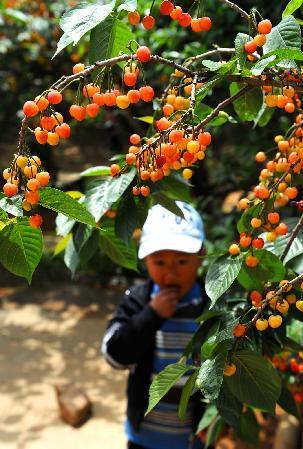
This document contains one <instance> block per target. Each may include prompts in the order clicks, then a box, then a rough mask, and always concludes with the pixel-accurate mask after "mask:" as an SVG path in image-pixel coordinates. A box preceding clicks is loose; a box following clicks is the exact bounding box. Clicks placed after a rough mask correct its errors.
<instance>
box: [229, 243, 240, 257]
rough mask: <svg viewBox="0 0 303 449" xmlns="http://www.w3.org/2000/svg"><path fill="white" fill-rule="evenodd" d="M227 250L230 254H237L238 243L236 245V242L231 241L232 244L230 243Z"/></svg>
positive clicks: (238, 251)
mask: <svg viewBox="0 0 303 449" xmlns="http://www.w3.org/2000/svg"><path fill="white" fill-rule="evenodd" d="M228 252H229V254H231V255H232V256H237V255H238V254H240V248H239V245H237V244H236V243H233V244H232V245H230V247H229V249H228Z"/></svg>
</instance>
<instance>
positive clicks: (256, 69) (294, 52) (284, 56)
mask: <svg viewBox="0 0 303 449" xmlns="http://www.w3.org/2000/svg"><path fill="white" fill-rule="evenodd" d="M289 59H293V60H297V61H302V60H303V53H302V51H301V50H299V49H298V48H280V49H277V50H273V51H271V52H269V53H267V54H265V55H264V56H262V58H260V59H259V61H258V62H256V64H255V65H254V66H253V68H252V69H251V73H252V74H253V75H257V76H258V75H261V73H262V72H263V70H264V69H265V68H266V67H268V66H270V67H274V66H276V65H279V66H282V65H283V64H282V62H281V61H284V60H286V67H287V66H288V61H287V60H289ZM273 61H274V63H273Z"/></svg>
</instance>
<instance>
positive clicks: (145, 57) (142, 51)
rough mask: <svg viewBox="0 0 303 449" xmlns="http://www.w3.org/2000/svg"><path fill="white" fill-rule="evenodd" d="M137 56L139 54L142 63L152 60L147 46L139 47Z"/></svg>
mask: <svg viewBox="0 0 303 449" xmlns="http://www.w3.org/2000/svg"><path fill="white" fill-rule="evenodd" d="M169 3H170V2H169ZM136 54H137V58H138V60H139V61H141V62H147V61H149V60H150V57H151V52H150V49H149V48H148V47H145V46H141V47H139V48H138V50H137V52H136Z"/></svg>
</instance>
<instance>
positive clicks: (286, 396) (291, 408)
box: [278, 385, 300, 420]
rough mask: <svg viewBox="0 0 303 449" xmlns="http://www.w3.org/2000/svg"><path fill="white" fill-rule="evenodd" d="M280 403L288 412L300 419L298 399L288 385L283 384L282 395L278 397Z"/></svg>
mask: <svg viewBox="0 0 303 449" xmlns="http://www.w3.org/2000/svg"><path fill="white" fill-rule="evenodd" d="M278 404H279V405H280V407H282V408H283V410H285V411H286V412H287V413H289V414H290V415H293V416H295V417H296V418H297V419H299V420H300V414H299V410H298V407H297V404H296V401H295V400H294V397H293V395H292V394H291V392H290V391H289V389H288V388H287V386H286V385H282V389H281V395H280V397H279V399H278Z"/></svg>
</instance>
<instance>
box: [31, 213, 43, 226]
mask: <svg viewBox="0 0 303 449" xmlns="http://www.w3.org/2000/svg"><path fill="white" fill-rule="evenodd" d="M42 222H43V219H42V217H41V215H39V214H36V215H31V216H30V217H29V224H30V225H31V227H32V228H39V227H40V226H41V225H42Z"/></svg>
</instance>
